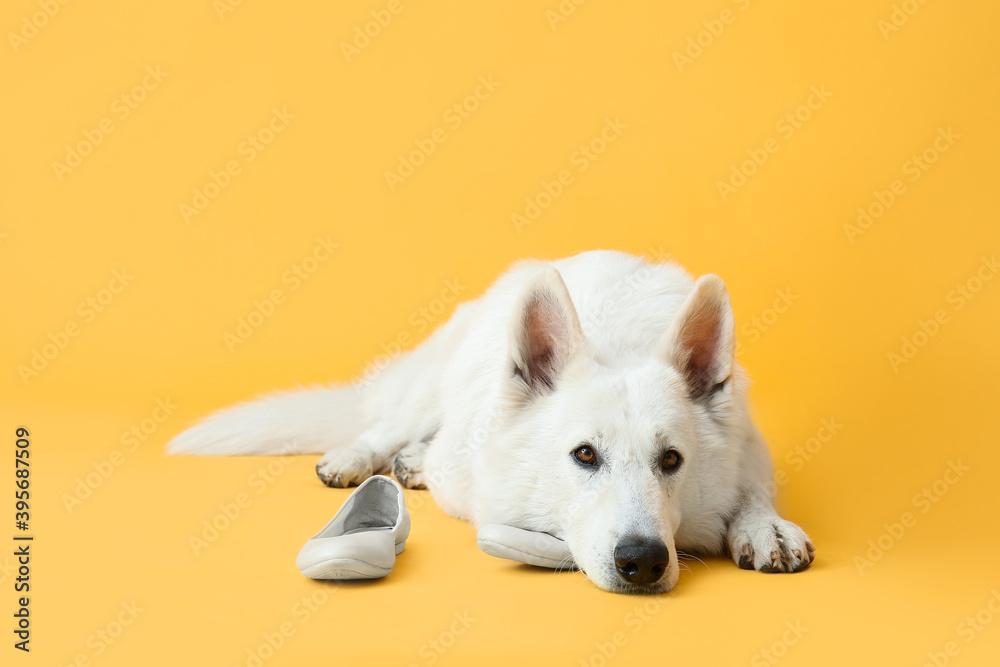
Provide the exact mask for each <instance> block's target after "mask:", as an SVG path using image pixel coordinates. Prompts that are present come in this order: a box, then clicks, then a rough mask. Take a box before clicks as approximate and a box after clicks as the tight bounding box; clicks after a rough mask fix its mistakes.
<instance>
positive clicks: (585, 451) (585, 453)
mask: <svg viewBox="0 0 1000 667" xmlns="http://www.w3.org/2000/svg"><path fill="white" fill-rule="evenodd" d="M573 458H575V459H576V460H577V461H579V462H580V463H582V464H583V465H587V466H592V465H596V464H597V452H595V451H594V448H593V447H591V446H590V445H580V446H579V447H577V448H576V449H574V450H573Z"/></svg>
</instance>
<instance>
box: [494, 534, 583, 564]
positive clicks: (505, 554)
mask: <svg viewBox="0 0 1000 667" xmlns="http://www.w3.org/2000/svg"><path fill="white" fill-rule="evenodd" d="M476 542H477V543H478V544H479V548H480V549H482V550H483V551H485V552H486V553H488V554H489V555H491V556H496V557H497V558H506V559H508V560H516V561H518V562H519V563H527V564H529V565H537V566H538V567H548V568H552V569H567V568H572V567H575V565H574V564H573V554H571V553H570V551H569V546H567V544H566V542H564V541H563V540H560V539H559V538H558V537H553V536H552V535H549V534H548V533H538V532H534V531H531V530H523V529H521V528H514V527H513V526H504V525H501V524H497V523H494V524H489V525H486V526H483V527H482V528H480V529H479V533H478V534H477V535H476Z"/></svg>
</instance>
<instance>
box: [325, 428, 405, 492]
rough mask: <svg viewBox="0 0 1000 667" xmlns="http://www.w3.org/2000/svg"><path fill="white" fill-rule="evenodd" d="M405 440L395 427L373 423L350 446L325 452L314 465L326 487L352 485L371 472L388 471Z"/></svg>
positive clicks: (368, 475) (366, 477)
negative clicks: (372, 425) (373, 424)
mask: <svg viewBox="0 0 1000 667" xmlns="http://www.w3.org/2000/svg"><path fill="white" fill-rule="evenodd" d="M407 441H408V439H407V438H405V437H402V436H401V435H400V434H399V433H397V432H396V430H395V429H392V428H389V427H387V426H384V425H376V426H374V427H372V428H370V429H368V430H367V431H365V432H364V433H362V434H361V436H360V437H359V438H358V439H357V440H355V441H354V442H353V443H351V444H350V445H349V446H347V447H336V448H334V449H331V450H330V451H328V452H327V453H326V454H324V455H323V458H321V459H320V460H319V463H317V464H316V474H317V475H318V476H319V478H320V480H321V481H322V482H323V483H324V484H326V485H327V486H335V487H340V488H343V487H347V486H355V485H357V484H360V483H361V482H363V481H365V480H366V479H368V478H369V477H371V476H372V475H376V474H381V473H387V472H389V470H390V467H391V462H392V458H393V456H395V455H396V452H398V451H399V450H400V449H402V448H403V446H404V445H405V444H406V443H407Z"/></svg>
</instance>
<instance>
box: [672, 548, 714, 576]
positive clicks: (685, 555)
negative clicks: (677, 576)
mask: <svg viewBox="0 0 1000 667" xmlns="http://www.w3.org/2000/svg"><path fill="white" fill-rule="evenodd" d="M685 560H686V561H692V560H696V561H698V562H699V563H701V564H702V565H704V566H705V569H706V570H708V571H709V572H711V571H712V568H711V566H709V564H708V563H706V562H705V561H703V560H702V559H700V558H698V557H697V556H695V555H694V554H689V553H685V552H683V551H678V552H677V562H678V563H681V562H683V561H685Z"/></svg>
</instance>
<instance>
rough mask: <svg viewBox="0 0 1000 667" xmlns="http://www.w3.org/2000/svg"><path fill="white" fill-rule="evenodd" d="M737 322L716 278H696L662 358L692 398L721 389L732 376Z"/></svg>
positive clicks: (722, 286)
mask: <svg viewBox="0 0 1000 667" xmlns="http://www.w3.org/2000/svg"><path fill="white" fill-rule="evenodd" d="M735 350H736V323H735V320H734V318H733V307H732V304H731V303H730V302H729V292H728V291H727V290H726V285H725V283H723V282H722V279H721V278H719V277H718V276H716V275H712V274H707V275H704V276H701V277H700V278H698V280H697V281H696V282H695V284H694V289H693V290H691V294H689V295H688V298H687V300H686V301H685V302H684V304H683V305H682V306H681V309H680V311H678V313H677V317H676V318H675V319H674V321H673V323H672V324H671V326H670V331H669V333H668V334H667V338H666V342H665V351H664V357H665V358H666V361H667V363H669V364H670V365H672V366H673V367H674V368H676V369H677V370H678V371H679V372H680V374H681V375H682V376H683V377H684V380H685V382H687V386H688V390H689V393H690V395H691V397H692V398H702V397H705V396H708V395H710V394H712V393H714V391H715V390H717V389H719V388H721V387H722V386H723V383H725V382H726V380H728V379H729V377H730V376H731V375H732V374H733V360H734V354H735Z"/></svg>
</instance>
